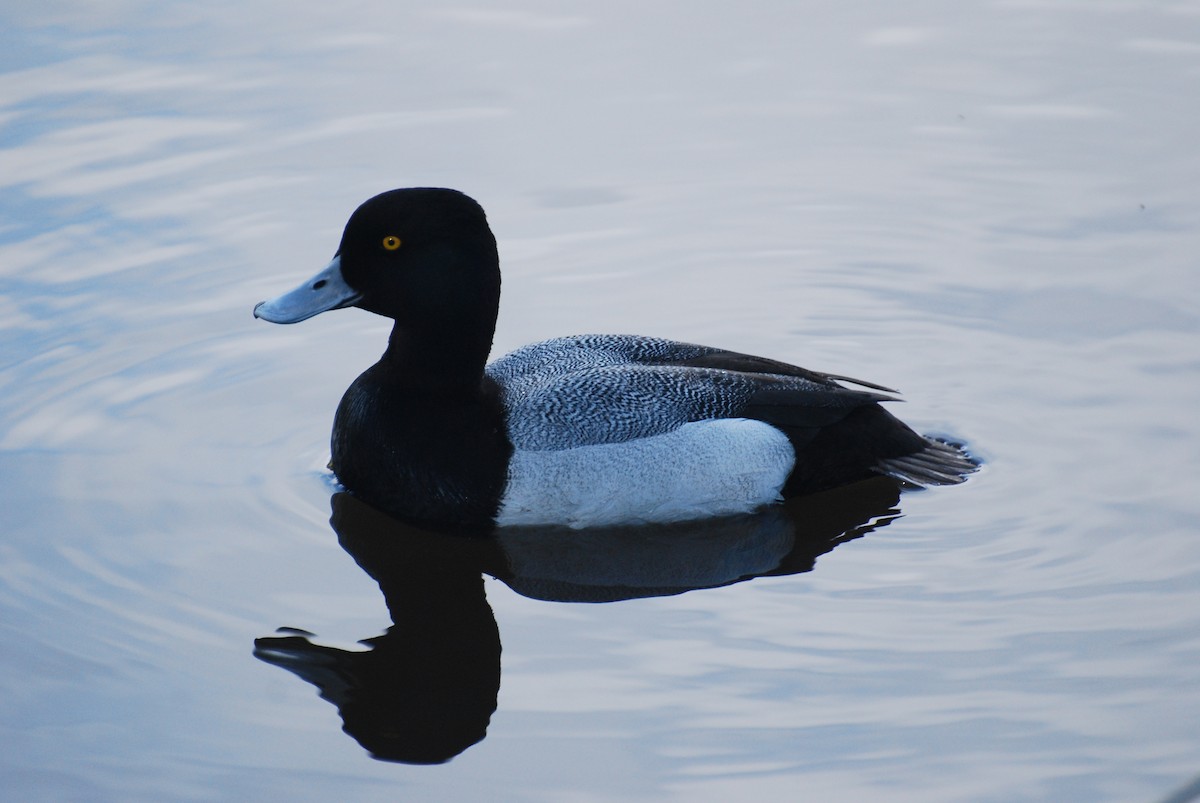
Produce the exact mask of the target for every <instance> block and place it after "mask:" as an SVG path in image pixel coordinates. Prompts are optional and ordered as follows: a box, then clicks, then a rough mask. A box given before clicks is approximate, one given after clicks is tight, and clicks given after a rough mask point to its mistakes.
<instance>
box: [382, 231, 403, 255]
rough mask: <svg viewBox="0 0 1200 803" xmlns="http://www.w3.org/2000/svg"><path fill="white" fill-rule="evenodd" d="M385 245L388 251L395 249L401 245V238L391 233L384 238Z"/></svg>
mask: <svg viewBox="0 0 1200 803" xmlns="http://www.w3.org/2000/svg"><path fill="white" fill-rule="evenodd" d="M383 247H384V249H385V250H387V251H395V250H396V249H397V248H399V247H400V238H399V237H397V236H396V235H394V234H389V235H388V236H387V237H384V238H383Z"/></svg>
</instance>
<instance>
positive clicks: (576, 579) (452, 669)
mask: <svg viewBox="0 0 1200 803" xmlns="http://www.w3.org/2000/svg"><path fill="white" fill-rule="evenodd" d="M899 498H900V488H899V485H898V484H897V483H896V482H894V481H892V480H887V479H884V478H880V479H878V480H871V481H869V482H864V483H859V484H857V485H852V486H848V487H845V488H839V489H837V490H834V491H829V492H826V493H822V494H817V495H814V496H810V497H805V498H802V499H795V500H792V501H790V502H788V503H787V504H785V505H779V506H776V507H773V508H769V509H767V510H765V511H763V512H761V513H758V514H755V515H753V516H741V517H736V518H729V519H718V520H710V521H703V522H691V523H686V524H676V525H669V526H656V527H639V528H621V529H609V530H580V531H576V530H566V529H558V528H544V529H543V528H539V529H520V530H516V529H514V530H504V531H501V532H500V533H499V534H497V535H495V536H493V537H490V538H469V537H464V536H453V535H444V534H436V533H430V532H427V531H425V530H421V529H418V528H416V527H413V526H411V525H408V524H404V523H401V522H399V521H396V520H395V519H392V518H390V517H388V516H387V515H385V514H383V513H380V512H378V511H377V510H375V509H374V508H371V507H369V506H368V505H366V504H364V503H363V502H360V501H358V500H357V499H355V498H354V497H352V496H350V495H349V494H346V493H337V494H334V495H333V498H332V499H331V504H332V507H333V516H332V519H331V524H332V525H333V528H334V530H335V531H336V532H337V534H338V541H339V543H340V544H341V545H342V547H343V548H344V549H345V550H346V551H347V552H348V553H349V554H350V555H351V556H352V557H353V558H354V560H355V561H356V562H357V563H358V565H359V566H360V567H361V568H362V569H363V571H365V572H366V573H367V574H369V575H370V576H371V577H372V578H374V579H375V580H376V581H377V582H378V583H379V588H380V590H381V591H382V592H383V597H384V600H385V602H386V604H387V608H388V612H389V613H390V615H391V619H392V622H393V626H392V627H390V628H388V630H387V632H386V633H384V634H383V635H381V636H376V637H374V638H368V639H364V640H363V641H362V642H361V643H362V644H363V645H364V646H365V647H366V649H364V650H343V649H337V648H333V647H327V646H323V645H320V644H316V643H314V642H312V641H311V640H310V639H309V638H308V636H311V635H312V634H311V633H307V632H305V631H301V630H295V629H291V628H283V629H280V631H278V632H279V635H275V636H268V637H265V638H260V639H256V640H255V642H254V654H255V656H257V657H258V658H260V659H261V660H263V661H266V662H267V663H270V664H274V665H275V666H280V667H283V668H284V669H287V670H289V671H291V672H293V673H294V674H296V675H298V676H299V677H301V678H303V679H304V680H306V681H308V682H309V683H312V684H313V685H314V686H316V687H317V688H318V689H319V690H320V694H321V697H322V698H324V699H326V700H328V701H330V702H331V703H333V704H334V705H336V706H337V708H338V712H339V713H340V714H341V717H342V722H343V729H344V730H345V731H346V733H348V734H349V735H350V736H352V737H353V738H354V739H355V740H356V741H358V743H359V744H361V745H362V746H363V747H364V748H366V749H367V750H368V751H369V752H370V753H371V755H372V756H374V757H375V758H378V759H382V760H385V761H399V762H404V763H409V764H440V763H442V762H445V761H449V760H450V759H451V758H453V757H454V756H456V755H458V754H459V753H461V752H463V751H464V750H466V749H467V748H468V747H470V746H471V745H473V744H475V743H476V742H479V741H480V740H482V739H483V738H484V736H485V735H486V733H487V726H488V723H489V721H490V720H491V716H492V714H493V713H494V712H495V710H496V699H497V695H498V693H499V690H500V633H499V630H498V628H497V626H496V619H495V617H494V616H493V614H492V609H491V607H490V606H489V605H488V602H487V598H486V597H485V595H484V585H483V576H484V575H491V576H492V577H495V578H498V579H499V580H501V581H502V582H504V583H505V584H507V585H508V586H509V587H510V588H512V589H513V590H514V591H516V592H517V593H518V594H521V595H523V596H526V597H530V598H533V599H540V600H551V601H556V602H615V601H618V600H629V599H637V598H643V597H658V596H669V595H673V594H682V593H684V592H687V591H693V590H697V589H704V588H717V587H720V586H727V585H731V584H734V583H738V582H742V581H745V580H750V579H753V578H755V577H765V576H770V575H788V574H798V573H801V572H807V571H810V570H812V568H813V566H814V565H815V563H816V559H817V557H819V556H820V555H823V554H825V553H826V552H829V551H830V550H832V549H833V548H834V547H836V546H837V545H838V544H842V543H845V542H846V541H851V540H853V539H855V538H860V537H862V536H863V535H865V534H866V533H868V532H870V531H871V530H874V529H877V528H879V527H882V526H884V525H886V524H887V523H889V522H890V521H892V520H893V519H895V518H897V517H899V515H900V513H899V510H898V508H897V505H898V503H899Z"/></svg>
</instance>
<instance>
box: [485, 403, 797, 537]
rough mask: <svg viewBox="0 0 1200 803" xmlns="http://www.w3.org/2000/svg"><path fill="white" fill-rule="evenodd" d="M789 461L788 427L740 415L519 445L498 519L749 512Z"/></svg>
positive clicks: (774, 495) (569, 521)
mask: <svg viewBox="0 0 1200 803" xmlns="http://www.w3.org/2000/svg"><path fill="white" fill-rule="evenodd" d="M795 461H796V454H795V451H794V450H793V449H792V445H791V443H789V442H788V439H787V436H786V435H784V434H783V433H782V432H780V431H779V430H777V429H775V428H774V427H772V426H770V425H769V424H764V423H763V422H761V421H753V420H749V419H744V418H727V419H717V420H710V421H696V422H693V423H690V424H684V425H683V426H681V427H679V428H678V429H676V430H674V431H673V432H669V433H667V434H665V435H656V436H654V437H651V438H640V439H638V440H632V441H626V442H624V443H604V444H597V445H594V446H577V447H575V448H573V449H562V450H547V451H529V450H519V451H516V452H514V453H513V456H512V460H511V461H510V462H509V468H508V487H507V488H506V490H505V494H504V500H503V502H502V503H501V506H500V513H499V515H498V516H497V517H496V521H497V523H498V524H500V525H501V526H505V527H507V526H518V525H525V526H530V525H564V524H565V525H567V526H570V527H576V528H580V527H598V526H612V525H617V524H645V523H651V522H655V523H661V522H670V521H685V520H688V519H699V518H707V517H710V516H728V515H733V514H736V513H747V512H749V511H751V510H754V509H755V508H757V507H760V506H762V505H765V504H769V503H771V502H775V501H778V500H779V499H780V494H779V491H780V489H781V488H783V483H784V481H785V480H786V479H787V477H788V473H789V472H790V471H791V470H792V465H793V464H794V463H795Z"/></svg>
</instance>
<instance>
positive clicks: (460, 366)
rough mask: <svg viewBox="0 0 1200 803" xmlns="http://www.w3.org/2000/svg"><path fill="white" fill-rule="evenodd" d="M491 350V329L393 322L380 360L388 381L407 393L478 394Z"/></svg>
mask: <svg viewBox="0 0 1200 803" xmlns="http://www.w3.org/2000/svg"><path fill="white" fill-rule="evenodd" d="M491 348H492V330H491V329H490V328H489V329H488V330H487V331H486V332H479V331H475V332H472V331H470V329H467V328H463V327H460V326H454V325H449V326H439V327H423V328H422V329H421V330H414V329H413V327H411V326H409V325H405V324H401V323H400V322H397V323H396V324H395V326H393V327H392V334H391V337H389V338H388V348H387V351H386V352H384V355H383V357H382V358H381V359H380V364H381V365H382V366H385V367H386V373H387V375H388V377H389V379H390V380H391V381H392V382H394V383H395V384H396V385H397V386H399V387H401V388H403V389H404V390H405V391H408V392H419V393H428V394H432V395H444V394H450V395H474V394H477V393H479V389H480V384H481V382H482V380H483V369H484V366H485V365H486V364H487V358H488V353H489V352H490V351H491Z"/></svg>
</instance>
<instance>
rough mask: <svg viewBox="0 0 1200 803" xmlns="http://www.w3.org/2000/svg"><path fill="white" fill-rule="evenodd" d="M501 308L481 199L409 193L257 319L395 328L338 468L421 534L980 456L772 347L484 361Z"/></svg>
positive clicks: (662, 513)
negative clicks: (367, 319)
mask: <svg viewBox="0 0 1200 803" xmlns="http://www.w3.org/2000/svg"><path fill="white" fill-rule="evenodd" d="M499 303H500V259H499V252H498V248H497V244H496V238H495V236H494V235H493V233H492V230H491V228H490V226H489V225H488V221H487V217H486V214H485V213H484V210H483V208H482V207H481V206H480V205H479V204H478V203H477V202H476V201H475V200H473V199H472V198H470V197H468V196H467V195H465V194H463V193H462V192H459V191H457V190H452V189H445V188H434V187H414V188H404V189H396V190H391V191H388V192H384V193H381V194H379V195H376V196H375V197H373V198H370V199H369V200H367V201H366V202H364V203H363V204H362V205H361V206H359V207H358V208H357V209H356V210H355V211H354V213H353V214H352V215H351V216H350V219H349V221H348V222H347V223H346V226H345V229H344V231H343V233H342V238H341V242H340V244H339V246H338V249H337V251H336V253H335V254H334V256H333V258H332V260H331V261H330V262H329V264H328V265H327V266H326V267H325V268H324V269H323V270H321V271H320V272H318V273H317V274H316V275H315V276H313V277H312V278H311V279H309V280H308V281H306V282H304V283H303V284H301V285H299V286H298V287H296V288H295V289H294V290H291V291H289V292H285V293H283V294H282V295H280V296H278V297H276V298H274V299H271V300H268V301H263V302H260V303H259V304H257V305H256V306H255V307H254V316H255V317H256V318H259V319H262V320H264V321H268V322H271V323H277V324H292V323H298V322H300V321H304V320H307V319H308V318H311V317H313V316H314V315H318V314H320V313H322V312H327V311H330V310H336V309H343V308H347V307H356V308H359V309H362V310H366V311H368V312H372V313H375V314H377V315H382V316H384V317H386V318H390V319H391V320H392V321H393V326H392V331H391V334H390V336H389V338H388V345H387V349H386V351H384V353H383V356H382V357H381V358H380V359H379V361H378V362H376V363H375V364H374V365H372V366H371V367H369V368H367V369H366V371H364V372H363V373H362V374H361V375H360V376H359V377H358V378H357V379H356V380H354V382H353V383H352V384H351V385H350V387H349V388H348V389H347V390H346V392H345V394H344V395H343V396H342V399H341V402H340V403H339V404H338V407H337V412H336V413H335V416H334V423H333V432H332V435H331V438H330V451H331V459H330V463H329V467H330V469H331V470H332V472H333V474H334V475H335V477H336V479H337V481H338V483H340V484H341V485H342V486H343V487H344V488H345V489H346V490H347V491H348V492H350V493H351V494H353V495H354V496H356V497H357V498H360V499H361V500H362V501H364V502H366V503H367V504H369V505H371V506H373V507H375V508H377V509H379V510H381V511H383V512H385V513H387V514H389V515H391V516H394V517H396V518H398V519H401V520H404V521H409V522H413V523H417V524H421V525H424V526H426V527H431V528H438V527H441V528H449V529H465V530H470V531H473V532H474V531H478V532H490V531H494V529H495V528H498V527H520V526H532V527H542V526H550V527H559V526H562V527H566V528H575V529H579V528H588V527H613V526H625V525H643V524H661V523H671V522H684V521H689V520H700V519H706V518H715V517H721V516H736V515H742V514H749V513H752V512H754V511H756V510H758V509H759V508H763V507H765V506H768V505H772V504H776V503H778V502H780V501H782V500H784V499H787V498H791V497H796V496H802V495H806V494H812V493H817V492H820V491H825V490H828V489H832V488H837V487H840V486H844V485H849V484H852V483H856V482H860V481H863V480H867V479H870V478H872V477H878V476H880V475H883V476H886V477H891V478H893V479H895V480H897V481H899V482H901V483H903V484H906V485H913V486H919V487H927V486H935V485H952V484H957V483H960V482H963V481H964V480H965V479H966V478H967V477H968V475H970V474H971V473H972V472H974V471H975V470H976V469H977V468H978V463H977V462H976V460H975V459H974V458H973V457H972V456H971V455H970V454H969V452H968V451H967V450H966V448H965V447H964V446H963V445H962V444H959V443H954V442H950V441H946V440H940V439H936V438H932V437H926V436H924V435H921V434H918V433H917V432H916V431H914V430H913V429H911V428H910V427H908V426H907V425H906V424H904V423H903V422H901V421H900V420H899V419H898V418H896V417H895V416H893V415H892V414H891V413H890V412H888V411H887V410H886V409H884V407H883V406H882V404H883V403H885V402H889V401H896V400H898V399H897V392H896V391H894V390H891V389H890V388H887V387H884V386H882V385H877V384H873V383H871V382H866V381H862V380H858V379H853V378H851V377H847V376H842V375H838V374H830V373H822V372H819V371H813V370H809V369H805V368H800V367H798V366H795V365H791V364H789V363H785V362H779V361H776V360H772V359H768V358H764V357H756V356H753V355H749V354H743V353H738V352H734V351H729V350H725V349H721V348H714V347H709V346H701V345H695V344H691V343H684V342H677V341H674V340H669V339H663V338H657V337H649V336H641V335H620V334H585V335H573V336H565V337H557V338H553V339H550V340H545V341H542V342H538V343H533V344H531V345H527V346H524V347H521V348H518V349H517V350H516V351H513V352H511V353H509V354H507V355H505V356H502V357H500V358H498V359H496V360H494V361H492V362H490V363H489V362H488V357H489V355H490V352H491V347H492V340H493V337H494V335H495V328H496V319H497V314H498V311H499Z"/></svg>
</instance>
